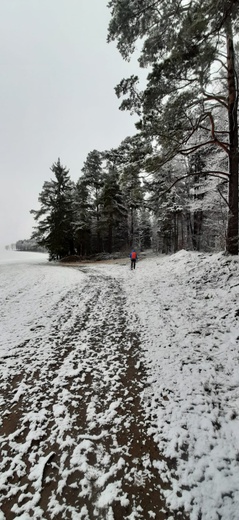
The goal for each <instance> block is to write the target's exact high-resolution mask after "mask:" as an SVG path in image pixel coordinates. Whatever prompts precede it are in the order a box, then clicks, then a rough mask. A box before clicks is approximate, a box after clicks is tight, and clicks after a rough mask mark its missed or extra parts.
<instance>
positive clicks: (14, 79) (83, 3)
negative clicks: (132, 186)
mask: <svg viewBox="0 0 239 520" xmlns="http://www.w3.org/2000/svg"><path fill="white" fill-rule="evenodd" d="M109 18H110V13H109V9H108V8H107V0H1V2H0V71H1V80H0V179H1V195H0V245H7V244H11V243H13V242H15V241H16V240H18V239H23V238H29V237H30V234H31V231H32V226H33V225H34V221H33V218H32V216H31V215H30V214H29V210H30V209H32V208H34V209H36V208H37V207H38V200H37V199H38V195H39V192H40V191H41V188H42V185H43V183H44V181H45V180H49V179H50V177H51V176H52V174H51V172H50V170H49V168H50V166H51V165H52V163H53V162H55V161H56V160H57V158H58V157H60V158H61V161H62V163H63V164H64V165H65V166H67V167H68V168H69V169H70V175H71V178H72V179H73V180H77V179H78V178H79V176H80V173H81V168H82V166H83V162H84V160H85V158H86V156H87V154H88V152H90V151H91V150H93V149H98V150H105V149H109V148H111V147H113V146H117V145H118V144H119V143H120V142H121V140H122V139H124V138H125V137H126V136H127V135H130V134H133V133H134V132H135V129H134V121H133V118H131V117H130V115H129V114H128V113H126V112H121V111H119V110H118V106H119V100H118V99H117V97H116V95H115V92H114V86H115V85H116V84H117V83H118V82H119V81H120V80H121V79H122V78H123V77H127V76H129V75H131V74H133V73H135V72H137V65H136V61H135V62H134V66H132V64H129V63H126V62H124V61H123V59H122V58H121V56H120V54H119V52H118V51H117V49H116V46H115V45H114V44H107V43H106V38H107V26H108V22H109Z"/></svg>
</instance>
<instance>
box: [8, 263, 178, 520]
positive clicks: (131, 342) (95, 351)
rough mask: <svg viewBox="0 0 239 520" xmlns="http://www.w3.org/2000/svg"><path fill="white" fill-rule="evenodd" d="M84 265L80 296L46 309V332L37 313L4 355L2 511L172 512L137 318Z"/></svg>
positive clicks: (67, 514) (11, 514) (108, 515)
mask: <svg viewBox="0 0 239 520" xmlns="http://www.w3.org/2000/svg"><path fill="white" fill-rule="evenodd" d="M84 272H85V273H86V281H85V285H84V286H83V289H82V294H80V292H79V288H78V287H76V288H75V289H71V290H69V291H68V292H65V294H64V295H62V297H61V299H60V300H59V301H58V302H53V304H52V307H51V308H50V310H49V308H48V309H47V313H48V316H49V317H50V319H51V320H52V321H51V327H50V328H49V330H48V331H47V337H46V334H45V330H44V325H43V321H42V320H41V319H40V318H39V319H38V320H37V321H36V320H35V323H34V326H33V325H31V328H30V330H31V334H30V337H29V338H28V339H27V340H26V341H24V342H21V343H19V344H18V345H16V347H15V349H14V351H13V352H9V355H8V354H6V355H5V359H3V360H2V361H3V363H4V362H8V366H7V377H6V378H5V381H4V385H3V387H2V389H1V397H2V399H1V402H2V406H1V408H2V432H3V434H2V436H1V447H2V454H3V457H2V461H1V477H0V497H1V499H0V504H1V511H2V515H3V516H2V517H1V511H0V518H6V519H7V520H11V519H15V518H19V519H20V518H21V519H23V520H27V519H28V518H34V519H47V520H48V519H59V520H60V519H66V520H68V519H69V520H70V519H73V520H80V519H83V520H93V519H94V518H96V519H99V520H101V519H102V520H124V519H125V520H126V519H129V520H133V519H142V520H147V519H150V518H154V519H156V520H164V519H166V518H170V513H169V511H168V510H167V508H166V506H165V503H164V501H163V499H162V495H161V491H160V490H161V488H162V487H163V486H165V487H167V486H168V483H167V482H165V483H163V482H162V481H160V478H159V471H158V469H157V467H156V466H157V465H156V464H155V461H160V460H162V457H161V456H160V454H159V453H158V449H157V446H156V445H155V444H154V442H153V440H152V438H151V437H149V436H148V434H147V424H146V419H145V416H144V412H143V408H142V407H141V402H140V395H141V394H142V391H143V389H144V388H145V385H146V377H145V374H144V369H143V366H142V362H140V361H139V359H142V352H141V353H140V336H139V330H138V329H139V324H138V323H137V320H136V318H135V317H134V316H133V314H131V310H130V309H129V308H128V307H127V305H126V297H125V295H124V293H123V290H122V287H121V285H120V282H119V281H117V280H116V279H114V278H111V277H109V276H104V275H103V274H99V273H98V272H97V271H95V273H94V272H90V271H87V269H86V270H85V271H84ZM43 313H44V311H43ZM53 318H54V319H53ZM10 357H11V359H9V358H10ZM9 361H11V363H9ZM171 518H172V517H171ZM174 518H175V519H182V518H184V517H183V514H182V513H180V512H178V513H174Z"/></svg>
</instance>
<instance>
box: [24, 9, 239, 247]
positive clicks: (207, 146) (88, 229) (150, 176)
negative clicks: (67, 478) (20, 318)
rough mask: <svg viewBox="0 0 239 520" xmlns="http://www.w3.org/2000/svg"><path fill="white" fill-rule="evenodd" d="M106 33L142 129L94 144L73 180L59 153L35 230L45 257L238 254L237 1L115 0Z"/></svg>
mask: <svg viewBox="0 0 239 520" xmlns="http://www.w3.org/2000/svg"><path fill="white" fill-rule="evenodd" d="M109 8H110V9H111V21H110V24H109V32H108V39H109V41H112V40H116V41H117V45H118V48H119V50H120V52H121V54H122V56H123V58H124V59H129V58H130V56H131V54H132V53H133V52H134V48H135V45H136V44H137V46H139V42H140V40H142V46H141V53H140V57H139V64H140V66H141V67H144V68H149V74H148V79H147V85H146V88H144V89H143V90H142V89H140V81H139V78H138V77H137V76H131V77H130V78H128V79H123V80H122V81H121V82H120V84H119V85H118V86H117V87H116V94H117V95H118V97H121V96H123V101H122V104H121V107H120V108H121V109H122V110H129V111H130V112H131V113H136V114H137V115H138V117H139V120H138V122H137V124H136V128H137V134H136V135H135V136H133V137H128V138H126V139H125V140H124V141H123V142H122V143H121V144H120V145H119V147H118V148H117V149H114V150H110V151H106V152H99V151H96V150H93V151H92V152H90V153H89V154H88V156H87V158H86V161H85V163H84V166H83V169H82V175H81V177H80V179H79V181H78V182H77V183H76V184H74V183H73V182H72V181H71V179H70V177H69V171H68V170H67V169H66V168H64V167H63V166H62V165H61V163H60V160H58V162H57V163H55V164H54V165H53V166H52V172H53V173H54V175H55V179H54V180H51V181H49V182H46V183H45V184H44V186H43V190H42V192H41V194H40V197H39V201H40V204H41V208H40V210H39V211H32V213H33V214H34V218H35V219H36V221H37V227H36V230H35V232H34V237H35V238H36V239H37V240H38V241H39V243H41V244H42V245H44V246H45V247H47V249H48V250H49V251H50V253H51V254H52V256H57V257H61V256H65V255H67V254H74V253H76V252H77V253H78V254H81V255H89V254H95V253H98V252H101V251H108V252H112V251H114V250H118V249H125V248H129V247H131V246H135V247H141V248H144V247H148V246H149V245H153V247H155V249H157V250H161V251H162V252H166V253H167V252H171V251H176V250H177V249H179V248H181V247H186V248H193V249H197V250H198V249H206V250H213V249H215V248H216V249H221V248H222V247H224V246H226V249H227V251H228V252H229V253H231V254H238V80H237V70H238V66H237V62H236V58H235V49H234V39H235V36H236V35H237V32H238V21H239V1H238V0H217V2H215V0H192V1H190V2H188V3H187V2H185V1H184V0H177V1H170V0H141V2H140V3H139V2H138V0H132V1H131V2H128V0H111V1H110V2H109Z"/></svg>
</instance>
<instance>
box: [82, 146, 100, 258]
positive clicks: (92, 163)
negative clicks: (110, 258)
mask: <svg viewBox="0 0 239 520" xmlns="http://www.w3.org/2000/svg"><path fill="white" fill-rule="evenodd" d="M82 173H83V178H84V182H85V185H86V187H87V189H88V191H89V195H90V197H91V203H92V222H93V223H94V222H95V226H94V227H95V233H94V230H92V238H93V236H94V234H95V235H96V244H95V247H94V245H93V244H92V246H93V247H94V252H100V251H101V250H102V239H101V233H100V229H101V208H100V198H101V190H102V186H103V170H102V155H101V153H100V152H98V150H93V151H92V152H89V154H88V155H87V158H86V161H85V162H84V166H83V168H82Z"/></svg>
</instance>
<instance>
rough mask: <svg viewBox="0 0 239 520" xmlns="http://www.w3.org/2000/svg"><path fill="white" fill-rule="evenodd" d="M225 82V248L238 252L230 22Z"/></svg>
mask: <svg viewBox="0 0 239 520" xmlns="http://www.w3.org/2000/svg"><path fill="white" fill-rule="evenodd" d="M227 67H228V73H227V84H228V122H229V174H230V176H229V195H228V203H229V213H228V223H227V239H226V250H227V252H228V253H229V254H231V255H237V254H238V119H237V108H238V85H237V80H236V71H235V57H234V45H233V37H232V29H231V24H230V25H229V27H228V32H227Z"/></svg>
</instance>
